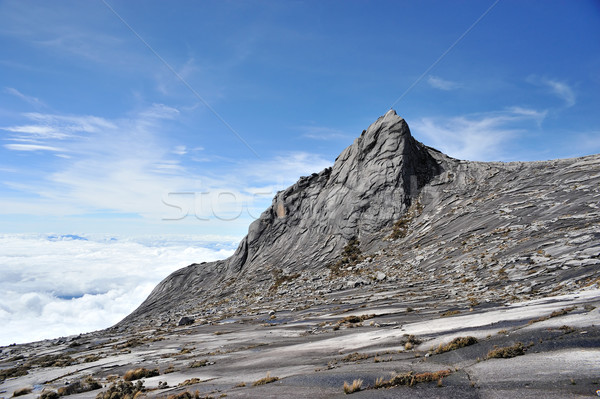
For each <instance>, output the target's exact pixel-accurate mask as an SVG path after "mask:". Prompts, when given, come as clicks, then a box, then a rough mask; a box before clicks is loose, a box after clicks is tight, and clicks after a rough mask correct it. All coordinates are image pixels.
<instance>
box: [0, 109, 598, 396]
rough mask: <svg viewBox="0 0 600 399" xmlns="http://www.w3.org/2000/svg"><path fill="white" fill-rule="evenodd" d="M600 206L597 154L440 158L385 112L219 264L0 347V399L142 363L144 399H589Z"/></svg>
mask: <svg viewBox="0 0 600 399" xmlns="http://www.w3.org/2000/svg"><path fill="white" fill-rule="evenodd" d="M599 206H600V156H589V157H583V158H577V159H565V160H553V161H545V162H528V163H524V162H514V163H483V162H468V161H461V160H456V159H453V158H450V157H448V156H446V155H444V154H442V153H440V152H438V151H436V150H434V149H432V148H429V147H426V146H425V145H423V144H421V143H419V142H417V141H416V140H414V139H413V138H412V136H411V135H410V131H409V128H408V126H407V124H406V122H405V121H404V120H403V119H402V118H400V117H398V116H397V115H396V113H395V112H394V111H389V112H388V113H386V114H385V115H384V116H382V117H380V118H379V119H378V120H377V121H376V122H375V123H374V124H373V125H371V126H370V127H369V128H368V129H367V130H366V131H364V132H363V133H362V134H361V135H360V137H359V138H357V139H356V140H355V142H354V143H353V144H352V145H351V146H350V147H348V148H347V149H346V150H344V151H343V152H342V154H341V155H340V156H339V157H338V159H337V160H336V162H335V164H334V165H333V166H332V167H331V168H327V169H325V170H324V171H322V172H320V173H315V174H313V175H311V176H309V177H303V178H301V179H300V180H299V181H298V182H297V183H296V184H295V185H293V186H291V187H290V188H288V189H286V190H284V191H281V192H279V193H278V194H277V195H276V197H275V198H274V199H273V204H272V205H271V207H269V208H268V209H267V210H266V211H265V212H264V213H263V214H262V215H261V217H260V218H259V219H258V220H256V221H255V222H254V223H253V224H252V225H251V226H250V228H249V232H248V236H247V237H246V238H244V240H243V241H242V242H241V243H240V246H239V248H238V250H237V251H236V253H235V254H234V255H233V256H232V257H231V258H229V259H226V260H223V261H218V262H213V263H204V264H194V265H190V266H188V267H187V268H184V269H181V270H179V271H177V272H175V273H173V274H172V275H170V276H168V277H167V278H166V279H165V280H164V281H163V282H161V283H160V285H159V286H157V287H156V289H155V290H154V291H153V292H152V294H151V295H150V297H149V298H148V299H147V300H146V301H145V302H144V303H143V304H142V305H141V306H140V307H139V308H138V309H137V310H136V311H135V312H133V313H132V314H131V315H130V316H128V317H127V318H125V319H124V320H123V321H122V322H121V323H119V324H118V325H117V326H115V327H113V328H110V329H108V330H105V331H99V332H95V333H90V334H83V335H81V336H78V337H67V338H61V339H56V340H48V341H42V342H36V343H31V344H26V345H16V346H11V347H4V348H1V352H0V372H2V376H1V377H0V381H3V382H2V383H0V398H2V397H10V396H11V395H12V394H13V392H15V391H17V390H19V389H22V388H30V389H31V393H25V394H23V396H22V397H24V398H27V397H29V398H37V397H39V396H40V395H41V394H42V392H48V391H58V392H62V393H65V392H67V391H68V390H67V389H65V387H67V386H72V385H73V384H76V385H74V386H85V387H88V388H90V390H89V391H86V392H69V393H70V395H69V396H71V397H73V398H89V397H96V395H97V394H99V393H101V392H106V391H107V390H108V389H109V386H110V385H111V384H114V383H116V382H118V381H122V380H123V378H124V376H125V374H126V372H127V371H129V370H133V369H138V368H146V369H147V370H157V373H158V375H153V376H151V374H156V373H151V374H149V375H147V376H146V377H143V378H142V380H143V386H144V388H143V393H142V394H138V397H139V395H145V397H149V398H167V397H169V395H173V396H172V397H174V398H175V397H177V396H175V395H183V392H186V391H188V392H190V393H191V397H194V393H195V392H196V391H198V397H215V398H216V397H224V395H226V396H227V397H264V398H271V397H272V398H275V397H299V398H302V397H307V398H308V397H310V398H317V397H323V398H325V397H336V396H342V395H345V393H344V389H343V386H344V383H345V382H346V383H347V385H348V386H350V385H352V383H353V382H354V381H355V380H356V381H357V382H356V387H358V385H359V384H358V380H362V384H360V389H358V390H357V391H356V392H354V393H352V395H354V396H356V397H364V398H371V397H372V398H375V397H377V398H386V397H389V398H392V397H414V398H420V397H427V398H430V397H443V398H452V397H456V398H471V397H473V398H480V397H483V398H487V397H491V398H495V397H515V398H520V397H524V398H528V397H532V398H533V397H549V398H563V397H589V396H590V395H594V394H595V391H596V390H597V389H600V362H598V359H600V328H599V325H600V312H599V308H598V305H599V303H600V295H599V294H600V208H599ZM465 343H468V345H464V344H465ZM268 373H270V374H269V376H270V377H277V378H276V379H275V378H271V381H269V380H268V379H265V378H266V377H267V375H268ZM89 376H91V377H89ZM86 378H88V380H87V381H88V382H86V383H84V381H86ZM89 378H92V379H93V380H94V381H96V382H97V383H98V384H99V385H101V387H99V386H98V385H93V384H91V383H90V381H89ZM140 381H141V380H140ZM259 381H262V382H268V383H265V384H259V383H257V382H259ZM133 382H134V383H135V381H133ZM253 383H257V384H256V386H253ZM77 384H79V385H77ZM86 384H87V385H86ZM91 388H94V389H91ZM348 389H350V388H348ZM71 390H72V391H74V389H71ZM118 397H119V396H115V398H118ZM121 397H124V396H121ZM179 397H181V398H183V397H185V396H179Z"/></svg>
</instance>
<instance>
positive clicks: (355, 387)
mask: <svg viewBox="0 0 600 399" xmlns="http://www.w3.org/2000/svg"><path fill="white" fill-rule="evenodd" d="M362 383H363V380H360V379H359V380H354V381H352V384H348V383H347V382H346V381H344V393H345V394H346V395H348V394H351V393H354V392H358V391H360V390H361V389H362Z"/></svg>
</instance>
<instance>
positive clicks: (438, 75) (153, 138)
mask: <svg viewBox="0 0 600 399" xmlns="http://www.w3.org/2000/svg"><path fill="white" fill-rule="evenodd" d="M490 8H491V9H490ZM486 11H487V14H485V13H486ZM484 14H485V15H484ZM483 15H484V16H483ZM482 16H483V18H481V17H482ZM479 18H481V19H480V20H479V22H478V23H477V24H475V26H473V24H474V22H476V21H477V20H478V19H479ZM470 27H471V29H470V30H468V29H469V28H470ZM466 31H468V32H467V34H466V35H464V36H463V37H462V39H460V40H459V41H458V42H457V43H456V41H457V39H459V38H461V35H463V34H464V33H465V32H466ZM453 44H455V45H454V46H453V47H452V45H453ZM0 48H1V49H2V51H1V52H0V233H25V232H27V233H61V234H70V233H79V234H86V233H108V234H117V233H118V234H126V235H127V234H140V233H152V234H213V235H226V236H228V237H230V236H235V237H241V236H243V235H244V234H245V232H246V230H247V226H248V224H249V223H250V222H251V220H252V219H253V218H254V217H256V216H258V215H259V214H260V212H261V211H262V210H264V209H265V208H266V207H267V206H268V205H269V204H270V201H271V198H272V197H273V195H274V194H275V192H276V191H277V190H279V189H282V188H284V187H286V186H287V185H289V184H292V183H293V182H294V181H295V180H296V179H297V178H298V177H299V176H301V175H306V174H309V173H311V172H318V171H320V170H321V169H323V168H324V167H326V166H328V165H330V164H332V163H333V161H334V159H335V157H336V156H337V155H338V154H339V153H340V152H341V150H342V149H343V148H345V147H346V146H348V145H350V144H351V143H352V141H353V139H354V138H355V137H357V136H358V135H359V134H360V132H361V131H362V130H363V129H365V128H367V127H368V125H369V124H370V123H372V122H373V121H374V120H375V119H376V118H377V117H378V116H380V115H382V114H384V113H385V112H386V111H387V110H388V109H389V108H390V107H391V106H392V105H393V106H394V108H395V109H396V110H397V112H398V114H399V115H401V116H403V117H404V118H405V119H406V120H407V122H408V123H409V125H410V126H411V129H412V131H413V134H414V135H415V136H416V137H417V139H419V140H420V141H422V142H424V143H425V144H427V145H430V146H433V147H436V148H438V149H440V150H443V151H444V152H446V153H448V154H450V155H452V156H455V157H458V158H463V159H472V160H486V161H488V160H501V161H513V160H541V159H551V158H558V157H574V156H582V155H587V154H592V153H598V152H600V113H599V112H598V110H600V96H599V93H600V3H599V2H597V1H585V0H581V1H575V2H573V1H543V2H542V1H510V0H502V1H499V2H495V1H453V2H442V1H390V2H386V1H378V2H366V1H324V2H316V1H314V2H312V1H307V2H305V1H282V2H275V1H244V2H242V1H175V2H157V1H143V2H142V1H115V0H107V1H106V2H103V1H86V2H81V1H55V2H45V1H0ZM448 50H449V51H448ZM445 52H447V53H446V54H445V55H444V56H443V57H442V58H441V59H440V56H442V55H443V54H444V53H445ZM438 59H439V62H437V64H435V66H434V67H433V68H432V69H430V70H428V68H430V67H431V66H432V64H434V62H435V61H436V60H438ZM419 78H421V80H419ZM415 82H417V83H416V84H415ZM411 87H412V88H411ZM409 88H411V89H410V90H409V91H408V92H407V89H409ZM403 94H404V95H403ZM401 96H402V97H401ZM400 97H401V98H400ZM186 215H187V216H186ZM184 216H186V217H184ZM196 216H197V217H196Z"/></svg>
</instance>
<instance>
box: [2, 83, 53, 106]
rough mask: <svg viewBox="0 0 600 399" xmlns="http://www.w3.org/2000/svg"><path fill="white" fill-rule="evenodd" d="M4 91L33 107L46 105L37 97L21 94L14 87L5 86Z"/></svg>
mask: <svg viewBox="0 0 600 399" xmlns="http://www.w3.org/2000/svg"><path fill="white" fill-rule="evenodd" d="M4 92H5V93H8V94H11V95H13V96H15V97H17V98H19V99H21V100H23V101H25V102H26V103H28V104H30V105H33V106H34V107H47V106H46V104H44V102H43V101H42V100H40V99H39V98H37V97H33V96H28V95H26V94H23V93H21V92H20V91H19V90H17V89H15V88H14V87H5V88H4Z"/></svg>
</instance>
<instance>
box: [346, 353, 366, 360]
mask: <svg viewBox="0 0 600 399" xmlns="http://www.w3.org/2000/svg"><path fill="white" fill-rule="evenodd" d="M368 358H369V355H367V354H366V353H358V352H354V353H349V354H348V355H346V356H344V357H343V358H342V359H341V360H342V362H358V361H359V360H364V359H368Z"/></svg>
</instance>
